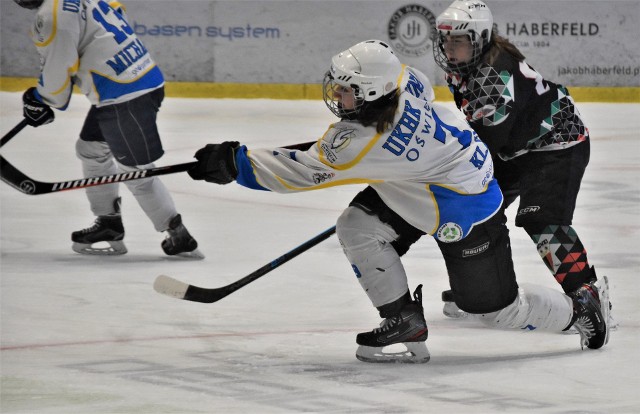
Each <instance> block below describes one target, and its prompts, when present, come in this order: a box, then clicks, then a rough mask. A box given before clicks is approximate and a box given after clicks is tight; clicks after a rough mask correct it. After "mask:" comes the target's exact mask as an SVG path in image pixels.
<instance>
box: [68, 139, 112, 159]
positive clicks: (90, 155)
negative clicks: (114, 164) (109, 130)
mask: <svg viewBox="0 0 640 414" xmlns="http://www.w3.org/2000/svg"><path fill="white" fill-rule="evenodd" d="M76 156H77V157H78V158H79V159H81V160H83V161H97V162H100V163H102V162H106V161H107V160H109V159H110V158H111V156H112V155H111V150H110V149H109V146H108V145H107V143H106V142H103V141H84V140H82V139H78V140H77V141H76Z"/></svg>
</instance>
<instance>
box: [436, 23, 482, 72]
mask: <svg viewBox="0 0 640 414" xmlns="http://www.w3.org/2000/svg"><path fill="white" fill-rule="evenodd" d="M446 36H447V35H446V34H444V33H443V32H442V31H441V30H438V36H437V37H436V47H434V48H433V58H434V59H435V61H436V64H437V65H438V66H440V67H441V68H442V70H444V71H445V72H447V73H453V74H456V75H460V76H466V75H468V74H469V73H471V71H473V69H474V68H475V67H477V66H478V64H479V63H480V58H481V57H482V52H483V44H484V42H483V41H482V38H480V36H478V35H477V33H474V32H472V33H470V34H468V36H469V40H470V41H471V48H472V52H471V59H470V60H469V61H468V62H459V63H452V62H449V58H448V57H447V54H446V53H445V51H444V43H445V39H446Z"/></svg>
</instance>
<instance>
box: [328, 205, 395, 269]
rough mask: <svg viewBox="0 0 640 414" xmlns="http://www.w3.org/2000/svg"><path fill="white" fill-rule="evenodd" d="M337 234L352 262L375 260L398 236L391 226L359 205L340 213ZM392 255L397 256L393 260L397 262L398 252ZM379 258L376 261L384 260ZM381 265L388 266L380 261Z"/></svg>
mask: <svg viewBox="0 0 640 414" xmlns="http://www.w3.org/2000/svg"><path fill="white" fill-rule="evenodd" d="M336 234H337V235H338V239H339V240H340V244H341V245H342V248H343V249H344V251H345V254H346V255H347V257H348V258H349V260H351V261H352V263H353V262H358V263H363V262H374V260H371V259H372V258H373V257H374V256H375V255H379V254H380V253H381V252H382V251H383V250H384V249H385V246H387V245H389V244H390V243H391V242H392V241H393V240H395V238H397V237H398V234H397V233H396V232H395V231H394V230H393V229H392V228H391V226H389V225H387V224H385V223H383V222H381V221H380V220H379V219H378V217H376V216H372V215H369V214H367V213H365V212H364V211H362V210H361V209H360V208H357V207H347V209H346V210H345V211H344V212H343V213H342V214H341V215H340V217H339V218H338V222H337V224H336ZM391 256H396V258H393V260H392V261H394V262H395V261H396V260H397V254H394V255H391ZM379 259H382V260H375V261H376V262H384V258H379ZM379 266H382V267H386V266H384V265H383V264H382V263H379Z"/></svg>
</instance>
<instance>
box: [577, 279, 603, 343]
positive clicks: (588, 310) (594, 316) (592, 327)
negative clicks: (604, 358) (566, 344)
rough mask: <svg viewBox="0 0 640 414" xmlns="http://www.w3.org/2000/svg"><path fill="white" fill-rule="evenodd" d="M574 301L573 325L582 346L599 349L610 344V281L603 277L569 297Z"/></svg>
mask: <svg viewBox="0 0 640 414" xmlns="http://www.w3.org/2000/svg"><path fill="white" fill-rule="evenodd" d="M569 296H570V297H571V299H572V300H573V321H572V322H573V323H572V325H571V326H572V327H573V328H575V329H576V330H577V331H578V333H579V334H580V345H581V346H582V348H583V349H584V347H585V346H587V347H588V348H591V349H599V348H602V347H603V346H604V345H606V343H607V342H609V310H610V307H609V279H608V278H607V277H606V276H602V277H601V278H600V279H598V280H597V281H595V282H591V283H589V284H585V285H583V286H582V287H581V288H580V289H578V290H576V291H575V292H573V293H571V294H570V295H569Z"/></svg>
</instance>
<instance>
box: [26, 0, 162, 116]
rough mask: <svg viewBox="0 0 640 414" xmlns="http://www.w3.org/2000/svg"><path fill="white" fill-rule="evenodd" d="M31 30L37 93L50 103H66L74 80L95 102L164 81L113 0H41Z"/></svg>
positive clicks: (130, 96)
mask: <svg viewBox="0 0 640 414" xmlns="http://www.w3.org/2000/svg"><path fill="white" fill-rule="evenodd" d="M30 34H31V38H32V40H33V42H34V43H35V45H36V47H37V49H38V52H39V54H40V58H41V73H40V79H39V82H38V87H37V96H38V98H40V99H41V100H42V101H43V102H44V103H46V104H47V105H50V106H52V107H55V108H58V109H62V110H64V109H65V108H66V107H67V105H68V103H69V100H70V99H71V92H72V89H73V85H76V86H77V87H78V88H80V90H81V91H82V93H83V94H85V95H86V96H87V97H88V98H89V101H91V104H93V105H96V106H98V107H100V106H104V105H109V104H114V103H121V102H126V101H129V100H131V99H134V98H136V97H138V96H141V95H143V94H145V93H148V92H149V91H151V90H154V89H157V88H160V87H162V86H163V85H164V77H163V76H162V72H160V69H159V68H158V67H157V66H156V64H155V62H154V61H153V59H152V58H151V55H150V54H149V52H148V51H147V49H146V48H145V46H144V45H143V44H142V42H141V41H140V40H139V39H138V37H137V36H136V35H135V33H134V31H133V29H132V28H131V26H129V23H127V21H126V19H125V16H124V14H123V11H122V7H121V5H120V4H119V3H117V2H112V1H104V0H45V1H44V3H43V4H42V6H41V7H40V8H39V9H38V13H37V15H36V21H35V23H34V25H33V28H32V29H31V33H30Z"/></svg>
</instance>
